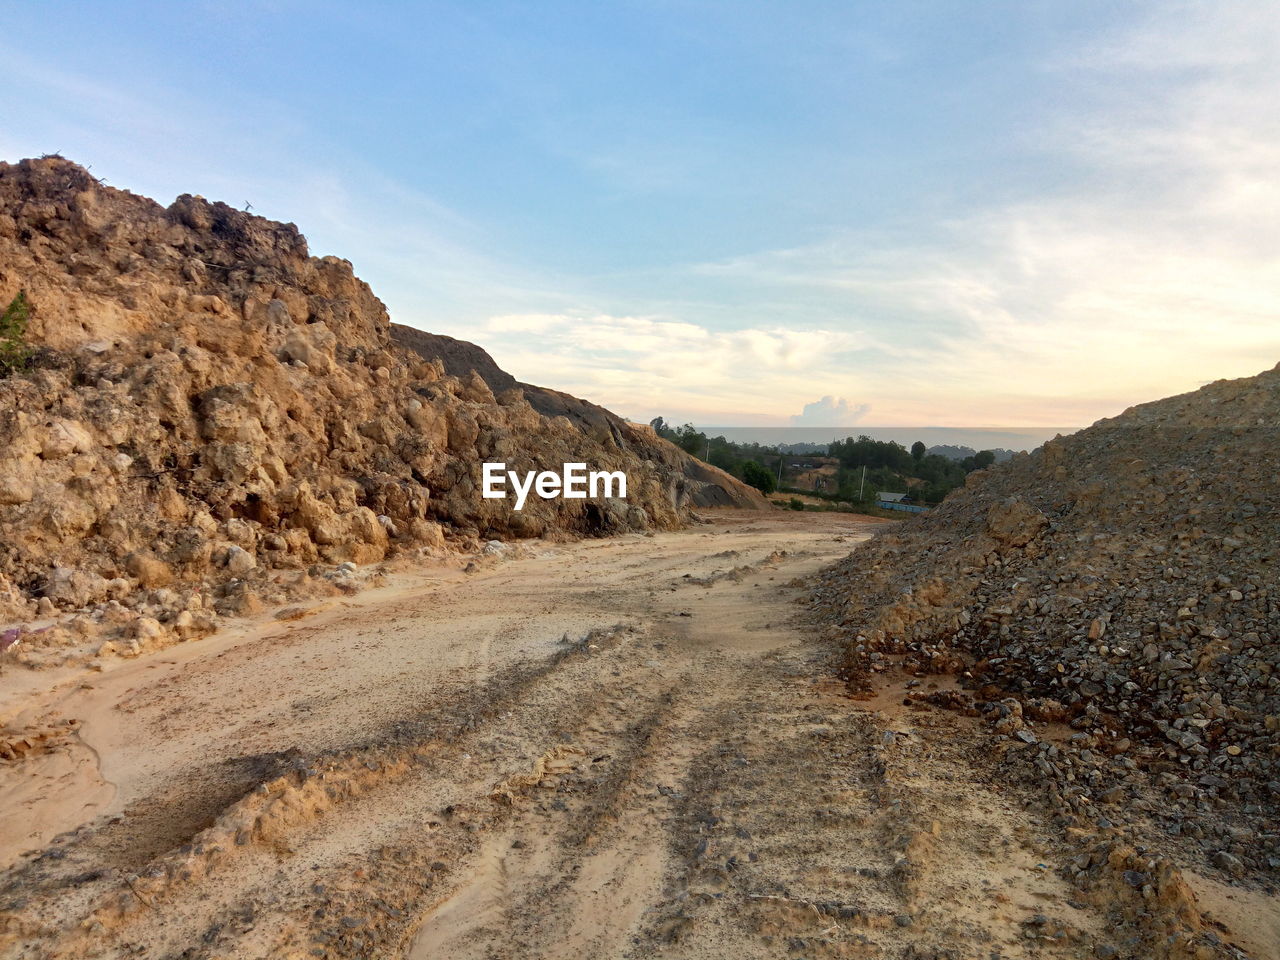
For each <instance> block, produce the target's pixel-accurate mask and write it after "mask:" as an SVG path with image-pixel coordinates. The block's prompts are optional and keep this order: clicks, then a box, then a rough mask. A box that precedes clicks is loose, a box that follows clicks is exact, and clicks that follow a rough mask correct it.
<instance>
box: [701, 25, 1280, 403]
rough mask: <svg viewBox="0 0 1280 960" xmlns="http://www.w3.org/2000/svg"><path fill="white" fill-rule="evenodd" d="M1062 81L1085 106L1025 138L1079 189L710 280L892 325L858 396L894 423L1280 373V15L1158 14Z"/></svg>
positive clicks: (1133, 397)
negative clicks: (818, 297)
mask: <svg viewBox="0 0 1280 960" xmlns="http://www.w3.org/2000/svg"><path fill="white" fill-rule="evenodd" d="M1049 69H1052V70H1054V71H1055V72H1056V75H1057V78H1058V81H1059V82H1060V83H1061V85H1062V86H1063V88H1064V89H1067V88H1070V89H1072V90H1088V91H1092V92H1093V99H1092V100H1089V99H1088V98H1087V97H1086V98H1085V99H1086V104H1085V106H1084V107H1083V108H1074V109H1071V110H1069V111H1066V112H1062V111H1060V112H1058V113H1057V114H1056V115H1055V116H1054V117H1053V118H1052V119H1051V120H1050V121H1047V122H1044V123H1043V124H1041V125H1039V126H1037V127H1036V128H1035V129H1034V130H1032V131H1029V132H1028V142H1029V143H1031V144H1033V146H1034V147H1035V149H1037V150H1039V151H1040V152H1041V153H1043V155H1044V156H1045V157H1047V158H1049V160H1050V161H1053V160H1055V159H1056V158H1059V157H1061V156H1063V155H1069V156H1071V157H1073V158H1074V160H1075V161H1076V162H1077V163H1078V164H1080V166H1081V167H1082V169H1083V170H1084V171H1085V173H1084V175H1083V176H1082V177H1080V178H1079V180H1078V181H1076V182H1075V183H1074V184H1073V185H1071V186H1070V187H1068V186H1066V185H1056V186H1054V187H1053V188H1051V189H1048V190H1045V191H1042V192H1041V194H1040V195H1039V196H1038V197H1036V198H1035V199H1032V200H1026V201H1022V202H1013V203H1006V204H1002V205H996V206H991V207H988V208H986V209H976V210H973V211H972V212H970V213H969V214H968V215H966V216H963V217H961V218H958V219H956V220H954V221H952V222H949V223H944V224H941V225H937V226H935V227H934V228H933V229H932V230H931V231H930V232H929V233H928V234H927V235H926V236H923V237H920V238H915V239H911V240H903V239H901V237H895V236H888V235H870V234H862V233H859V234H852V233H851V234H848V235H844V236H838V237H834V238H832V239H830V240H829V241H827V242H825V243H821V244H815V245H813V246H810V247H805V248H801V249H791V250H780V251H772V252H767V253H762V254H759V255H756V256H751V257H740V258H736V259H733V260H727V261H723V262H719V263H714V264H708V265H704V266H703V267H702V268H700V269H701V270H702V271H703V272H705V273H709V274H713V275H716V276H719V277H721V278H727V279H732V280H735V281H737V282H741V283H744V284H758V285H761V286H762V287H765V288H769V287H774V288H783V289H792V290H795V291H797V295H799V292H801V291H815V290H825V291H826V292H827V294H828V295H829V296H831V297H834V298H841V299H843V300H844V301H845V302H846V303H847V304H848V306H849V310H850V312H851V313H854V314H856V315H861V316H873V317H879V318H880V319H879V321H878V322H877V323H876V325H875V330H876V334H877V337H878V338H880V339H881V340H884V341H887V343H886V344H885V353H887V354H888V355H889V356H888V359H887V360H884V361H883V362H877V364H876V366H875V368H874V369H869V370H866V371H860V372H859V390H860V392H862V393H863V395H865V396H868V397H869V398H871V400H872V401H873V402H874V404H875V409H876V412H877V420H883V421H885V422H890V423H893V422H896V423H934V424H939V425H942V424H951V425H979V424H982V423H988V424H1028V425H1030V424H1045V425H1051V424H1057V425H1063V424H1081V423H1088V422H1090V421H1092V420H1094V419H1096V418H1097V417H1099V416H1104V415H1110V414H1114V413H1117V412H1119V411H1120V410H1121V409H1123V408H1124V407H1126V406H1128V405H1130V404H1131V403H1133V402H1137V401H1140V400H1149V399H1156V398H1158V397H1161V396H1166V395H1168V394H1170V393H1174V392H1179V391H1182V390H1190V389H1194V388H1195V387H1197V386H1199V385H1200V384H1201V383H1203V382H1205V381H1207V380H1210V379H1217V378H1220V377H1235V376H1245V375H1249V374H1253V373H1257V372H1259V371H1260V370H1262V369H1265V368H1267V367H1270V366H1272V365H1273V364H1274V363H1275V362H1276V360H1277V359H1280V245H1278V244H1277V243H1276V242H1275V230H1276V228H1275V224H1276V222H1277V221H1278V220H1280V178H1278V177H1276V175H1275V172H1276V171H1277V170H1280V111H1276V110H1275V109H1274V97H1275V91H1276V90H1277V89H1280V11H1277V8H1276V7H1275V6H1274V5H1273V4H1208V3H1199V4H1178V5H1168V6H1162V7H1160V8H1159V13H1158V15H1157V16H1156V17H1154V18H1153V19H1151V20H1149V21H1147V22H1144V23H1143V24H1142V25H1141V27H1139V28H1136V29H1135V30H1133V31H1132V32H1130V33H1129V34H1127V35H1124V36H1118V37H1114V38H1112V40H1111V41H1110V42H1108V43H1107V44H1105V45H1096V46H1093V47H1090V48H1088V49H1086V50H1083V51H1075V52H1074V53H1073V54H1072V55H1070V56H1064V57H1063V58H1062V59H1060V60H1059V61H1058V62H1056V63H1054V64H1052V65H1051V66H1050V67H1049ZM1050 168H1053V167H1052V166H1051V167H1050ZM894 331H896V332H897V335H896V336H895V335H894ZM880 360H881V358H878V361H880Z"/></svg>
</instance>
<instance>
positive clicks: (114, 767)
mask: <svg viewBox="0 0 1280 960" xmlns="http://www.w3.org/2000/svg"><path fill="white" fill-rule="evenodd" d="M873 525H874V522H873V521H868V520H865V519H859V518H854V517H850V516H842V515H838V514H800V513H775V514H768V515H752V514H731V513H718V514H714V515H713V517H712V521H711V522H710V523H709V524H707V525H702V526H697V527H694V528H692V529H691V530H688V531H685V532H681V533H674V534H660V535H657V536H653V537H642V536H635V537H629V538H622V539H618V540H609V541H587V542H583V543H578V544H572V545H564V546H535V547H532V548H529V550H528V552H527V555H525V556H522V557H518V558H514V559H506V560H503V559H491V560H486V561H482V562H481V564H480V568H479V569H478V570H475V571H474V572H471V573H464V572H462V571H461V570H459V569H457V568H456V567H450V568H439V569H434V570H427V571H416V572H414V573H412V574H397V575H395V576H393V577H391V578H389V579H388V581H387V583H386V584H385V585H384V586H382V587H379V588H377V589H372V590H369V591H367V592H365V593H363V594H361V595H359V596H356V597H352V598H347V599H343V600H339V601H325V602H321V603H316V604H315V605H314V608H313V611H312V612H311V613H310V614H309V615H308V616H306V617H304V618H301V619H298V620H290V621H283V622H282V621H275V620H271V619H269V618H268V619H264V620H263V621H262V622H259V623H255V624H251V625H250V626H249V627H247V628H245V629H243V630H241V631H238V632H233V633H228V634H226V635H223V636H218V637H213V638H209V639H207V640H204V641H199V642H196V643H191V644H187V645H184V646H181V647H174V648H171V649H169V650H167V651H164V652H162V653H159V654H155V655H153V656H151V657H149V658H140V659H138V660H133V661H122V662H119V663H118V664H116V665H115V666H114V668H113V669H110V670H107V671H106V672H103V673H84V672H81V673H74V674H72V673H68V674H59V675H51V676H41V677H33V676H32V675H31V674H25V673H19V674H14V675H12V676H7V677H5V678H4V681H3V683H4V684H5V685H7V686H3V687H0V693H3V694H4V697H5V699H4V700H3V703H4V704H5V707H4V714H3V715H2V716H0V720H3V721H5V722H6V723H7V725H8V726H9V727H10V728H17V727H21V728H24V729H28V730H36V729H43V730H46V731H47V736H46V740H45V742H44V743H43V745H42V747H41V748H40V749H38V750H35V751H34V752H33V753H32V755H31V756H29V757H28V759H26V760H25V761H23V762H22V763H20V764H16V765H9V766H7V767H4V768H0V775H3V776H4V777H5V785H4V793H3V797H2V798H0V804H2V806H3V810H2V812H3V817H2V818H0V820H2V823H3V827H2V830H0V857H3V865H4V866H5V867H7V868H8V869H7V871H6V873H5V874H4V879H3V881H2V883H0V956H15V957H52V956H63V957H87V956H103V957H173V958H177V957H183V958H197V957H227V958H230V957H259V956H263V957H265V956H273V957H277V956H278V957H298V958H302V957H333V958H339V957H388V958H390V957H408V958H414V960H426V958H433V957H441V958H472V957H474V958H495V957H497V958H507V957H509V958H524V957H564V958H570V957H572V958H582V957H665V956H670V957H707V958H712V957H716V958H719V957H743V958H751V957H779V956H794V957H862V956H871V957H879V956H885V957H915V958H924V957H940V958H941V957H966V958H967V957H982V958H988V957H1005V958H1013V957H1024V956H1025V957H1032V956H1034V957H1086V956H1093V955H1094V950H1095V948H1097V947H1098V946H1099V945H1106V944H1107V943H1108V936H1109V921H1108V917H1107V915H1106V911H1105V910H1103V909H1100V908H1095V907H1090V906H1089V905H1088V904H1087V903H1084V902H1081V901H1080V900H1078V899H1076V897H1075V895H1074V894H1073V890H1072V888H1071V887H1070V885H1069V884H1068V883H1067V882H1066V881H1065V880H1064V879H1062V876H1061V874H1060V873H1059V871H1058V869H1057V868H1058V866H1060V864H1061V863H1062V862H1064V858H1066V857H1069V856H1071V855H1072V850H1071V849H1070V848H1068V847H1064V846H1062V844H1061V839H1062V838H1061V837H1059V836H1056V835H1055V832H1054V831H1053V830H1052V829H1051V828H1050V826H1049V825H1048V824H1046V823H1045V822H1042V820H1041V819H1039V818H1038V816H1037V815H1036V814H1035V813H1034V812H1032V811H1034V810H1035V809H1036V808H1035V806H1034V805H1029V804H1028V802H1027V801H1028V799H1029V797H1028V795H1025V794H1023V793H1020V792H1019V788H1017V787H1015V786H1014V785H1011V784H1007V783H1002V782H1001V781H1000V779H999V777H998V776H996V775H994V774H993V773H992V769H993V767H992V763H991V758H990V757H989V756H988V753H989V748H988V747H987V746H985V744H986V743H987V741H985V740H984V739H983V737H982V736H981V735H980V732H979V731H978V730H977V729H976V728H975V727H973V726H972V722H971V721H967V720H965V719H963V718H958V717H956V716H955V715H953V714H949V713H945V712H940V711H939V712H930V711H923V712H916V711H907V710H905V709H903V708H902V707H901V706H900V703H901V699H902V688H901V686H900V685H901V684H902V683H905V682H907V679H906V678H902V679H901V680H898V681H890V684H889V686H887V687H886V689H885V690H884V691H883V692H882V694H881V695H880V696H879V697H878V698H877V699H876V700H874V701H870V702H857V701H853V700H850V699H849V698H848V697H847V696H846V695H845V693H844V691H843V690H842V688H841V687H840V685H839V684H837V683H835V682H834V681H833V680H832V679H831V676H832V671H831V660H832V658H833V655H834V651H832V650H831V649H829V648H828V647H827V646H826V645H824V644H823V643H821V642H819V641H818V640H817V631H816V628H815V627H814V626H813V625H812V624H809V623H807V622H806V619H805V611H804V608H803V607H801V606H799V605H798V604H797V603H796V602H795V601H796V599H797V598H798V597H799V595H800V593H801V590H800V589H799V588H798V587H797V585H796V584H795V582H794V581H795V579H796V578H798V577H802V576H804V575H807V574H809V573H812V572H814V571H816V570H817V569H819V568H820V567H821V566H822V565H824V564H826V563H828V562H830V561H832V560H834V559H836V558H837V557H839V556H842V555H843V554H844V553H846V552H847V551H848V550H849V549H850V547H851V546H852V544H853V543H854V542H856V541H857V540H858V539H861V538H863V537H865V536H867V535H869V533H870V532H871V530H872V529H873ZM936 682H939V683H941V682H942V681H936ZM895 683H897V684H899V686H894V685H893V684H895ZM68 720H76V721H79V723H78V725H77V726H69V725H67V724H66V721H68ZM1223 909H1224V910H1226V911H1229V910H1230V909H1232V905H1231V904H1230V903H1228V902H1227V901H1226V900H1224V907H1223ZM1242 909H1243V908H1242ZM1130 947H1131V948H1132V947H1133V944H1130ZM1139 955H1141V954H1139ZM1256 955H1257V956H1263V955H1265V954H1264V953H1258V954H1256Z"/></svg>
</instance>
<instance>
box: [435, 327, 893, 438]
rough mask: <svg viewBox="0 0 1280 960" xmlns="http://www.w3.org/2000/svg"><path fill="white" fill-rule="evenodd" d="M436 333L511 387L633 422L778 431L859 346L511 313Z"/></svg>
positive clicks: (827, 338)
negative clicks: (752, 421) (761, 425)
mask: <svg viewBox="0 0 1280 960" xmlns="http://www.w3.org/2000/svg"><path fill="white" fill-rule="evenodd" d="M441 332H444V333H448V334H450V335H452V336H459V337H465V338H467V339H470V340H474V341H476V342H478V343H481V344H483V345H484V346H485V348H486V349H488V350H489V352H490V353H492V354H493V356H494V359H496V360H497V361H498V363H499V364H500V365H501V366H502V367H503V368H504V369H506V370H508V371H509V372H511V373H512V374H514V375H515V376H516V377H517V378H519V379H521V380H525V381H528V382H532V383H541V384H545V385H548V386H553V387H555V388H556V389H559V390H565V391H568V392H570V393H575V394H578V395H579V396H583V397H586V398H587V399H590V400H594V401H596V402H598V403H607V404H608V405H610V406H612V407H614V408H615V409H618V410H619V411H621V412H625V413H627V414H629V415H631V416H642V415H643V416H644V417H645V418H646V419H647V418H648V417H652V416H656V415H658V414H661V415H663V416H665V417H667V419H669V420H673V421H679V420H685V419H693V420H696V421H698V422H701V423H729V422H738V421H740V420H741V419H742V418H743V415H744V414H746V415H748V416H750V415H751V414H752V413H754V412H758V411H763V415H762V416H760V415H757V417H758V421H760V422H776V423H781V422H785V421H784V420H783V418H782V417H781V416H779V415H776V414H774V415H772V416H771V415H770V411H775V410H786V409H788V408H790V409H793V410H794V409H797V408H798V407H800V406H801V405H802V404H804V403H805V402H806V398H807V397H809V396H812V393H811V392H810V391H811V390H812V383H813V382H814V381H815V379H816V380H818V381H822V382H830V381H838V380H839V379H841V378H842V377H843V376H844V371H845V370H847V368H848V366H849V364H850V359H851V357H852V356H853V355H854V354H856V353H858V352H859V351H861V350H863V349H866V348H867V347H868V345H869V341H868V340H867V339H866V338H865V337H861V336H859V335H856V334H851V333H847V332H842V331H835V330H787V329H781V328H775V329H765V328H748V329H739V330H724V331H718V330H712V329H709V328H707V327H703V326H700V325H698V324H695V323H689V322H687V321H680V320H671V319H667V318H662V317H617V316H610V315H607V314H595V315H581V316H579V315H573V314H510V315H504V316H498V317H494V318H492V319H491V320H489V321H487V322H485V323H483V324H480V325H479V326H475V325H468V326H466V327H456V328H451V327H449V326H448V325H446V326H445V327H444V328H443V329H442V330H441Z"/></svg>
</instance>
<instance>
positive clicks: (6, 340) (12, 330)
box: [0, 290, 34, 377]
mask: <svg viewBox="0 0 1280 960" xmlns="http://www.w3.org/2000/svg"><path fill="white" fill-rule="evenodd" d="M30 316H31V302H30V301H29V300H27V295H26V294H25V293H24V292H23V291H21V290H19V291H18V295H17V296H16V297H14V298H13V299H12V300H11V301H9V306H7V307H5V310H4V313H3V314H0V377H7V376H9V375H10V374H12V373H17V372H18V371H19V370H22V369H24V368H25V367H26V366H27V364H28V363H30V362H31V357H32V354H33V353H34V351H33V350H32V349H31V348H30V347H29V346H27V320H28V318H30Z"/></svg>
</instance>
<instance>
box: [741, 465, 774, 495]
mask: <svg viewBox="0 0 1280 960" xmlns="http://www.w3.org/2000/svg"><path fill="white" fill-rule="evenodd" d="M742 479H743V480H745V481H746V482H747V483H749V484H751V486H753V487H755V488H756V489H757V490H759V491H760V492H761V493H765V494H768V493H773V491H774V488H775V483H774V480H773V474H772V473H770V472H769V471H768V470H766V469H765V468H764V467H762V466H760V464H758V463H756V462H755V461H754V460H748V461H747V462H746V463H744V464H743V465H742Z"/></svg>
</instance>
